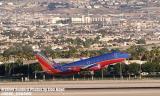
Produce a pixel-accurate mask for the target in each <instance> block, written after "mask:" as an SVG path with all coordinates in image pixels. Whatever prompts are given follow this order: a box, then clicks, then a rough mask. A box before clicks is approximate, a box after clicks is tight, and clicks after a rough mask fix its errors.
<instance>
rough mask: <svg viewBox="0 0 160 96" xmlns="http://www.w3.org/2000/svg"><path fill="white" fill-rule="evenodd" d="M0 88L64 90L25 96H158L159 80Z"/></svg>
mask: <svg viewBox="0 0 160 96" xmlns="http://www.w3.org/2000/svg"><path fill="white" fill-rule="evenodd" d="M0 88H62V89H63V88H64V90H63V91H54V92H53V91H52V92H41V91H38V92H31V95H27V96H159V95H160V80H130V81H129V80H98V81H96V80H95V81H41V82H4V83H0ZM1 93H3V92H1ZM0 96H6V95H3V94H1V95H0ZM13 96H17V95H13Z"/></svg>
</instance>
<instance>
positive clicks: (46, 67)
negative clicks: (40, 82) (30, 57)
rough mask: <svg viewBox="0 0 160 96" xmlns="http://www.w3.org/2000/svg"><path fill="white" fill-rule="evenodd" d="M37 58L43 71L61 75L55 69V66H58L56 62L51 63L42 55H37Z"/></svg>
mask: <svg viewBox="0 0 160 96" xmlns="http://www.w3.org/2000/svg"><path fill="white" fill-rule="evenodd" d="M35 57H36V58H37V60H38V62H39V63H40V65H41V67H42V69H43V71H45V72H47V73H51V74H52V73H53V74H54V73H59V72H60V70H58V69H55V65H57V63H56V62H51V61H50V60H49V59H48V58H46V57H45V56H43V55H42V54H41V53H36V54H35Z"/></svg>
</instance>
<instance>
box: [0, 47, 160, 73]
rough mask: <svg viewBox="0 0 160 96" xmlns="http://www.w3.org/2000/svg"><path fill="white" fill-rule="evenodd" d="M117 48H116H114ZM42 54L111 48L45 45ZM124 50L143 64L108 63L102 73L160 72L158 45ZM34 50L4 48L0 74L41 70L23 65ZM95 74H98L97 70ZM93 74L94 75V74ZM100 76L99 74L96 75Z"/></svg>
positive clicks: (95, 52)
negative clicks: (63, 47)
mask: <svg viewBox="0 0 160 96" xmlns="http://www.w3.org/2000/svg"><path fill="white" fill-rule="evenodd" d="M115 50H118V49H115ZM42 51H43V53H44V54H46V55H47V56H48V57H52V58H53V59H54V58H81V57H92V56H97V55H101V54H104V53H107V52H110V51H113V50H108V49H107V48H103V49H101V50H92V51H89V50H86V51H80V50H78V49H76V48H74V47H71V48H70V50H67V51H64V50H59V49H56V50H52V49H51V47H46V48H44V50H42ZM124 52H128V53H129V54H131V58H130V60H143V61H146V63H144V64H141V65H140V64H137V63H132V64H129V65H127V64H123V63H122V64H115V65H110V66H109V67H108V68H106V69H104V72H105V73H104V75H106V76H120V75H123V76H129V75H130V76H138V75H141V74H142V73H144V72H146V73H147V74H148V75H159V73H160V47H153V48H152V49H151V50H147V49H146V48H145V47H143V46H131V47H130V48H128V49H127V50H124ZM11 59H14V60H15V62H13V63H9V62H8V61H9V60H11ZM34 59H35V57H34V52H33V49H32V47H31V46H28V45H15V46H13V47H10V48H9V49H7V50H5V51H4V52H3V53H1V54H0V61H1V62H3V63H4V64H1V65H0V70H1V71H0V75H1V76H6V75H8V76H13V75H16V74H19V75H20V74H23V75H27V74H28V72H27V71H26V70H29V74H30V75H33V74H34V72H36V71H41V70H42V69H41V67H40V66H39V64H38V63H36V64H30V66H29V67H28V65H23V60H34ZM96 74H99V72H97V73H96ZM96 74H95V75H96ZM97 76H100V75H97Z"/></svg>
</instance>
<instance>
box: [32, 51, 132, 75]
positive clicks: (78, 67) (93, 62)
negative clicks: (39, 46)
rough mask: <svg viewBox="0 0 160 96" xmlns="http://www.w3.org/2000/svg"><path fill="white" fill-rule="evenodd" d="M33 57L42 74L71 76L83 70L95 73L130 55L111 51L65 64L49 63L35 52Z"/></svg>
mask: <svg viewBox="0 0 160 96" xmlns="http://www.w3.org/2000/svg"><path fill="white" fill-rule="evenodd" d="M35 57H36V59H37V60H38V62H39V64H40V65H41V67H42V69H43V72H46V73H48V74H53V75H73V74H77V73H79V72H80V71H84V70H87V71H90V72H95V71H98V70H101V69H103V68H105V67H107V66H108V65H110V64H115V63H120V62H123V61H124V60H125V59H127V58H129V57H130V54H128V53H124V52H119V51H113V52H110V53H106V54H102V55H100V56H95V57H90V58H87V59H81V60H79V61H75V62H72V63H67V64H59V63H56V62H55V61H50V60H49V59H47V58H46V57H45V56H44V55H42V54H41V53H40V52H37V53H36V54H35Z"/></svg>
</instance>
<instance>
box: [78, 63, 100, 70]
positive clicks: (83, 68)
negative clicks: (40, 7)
mask: <svg viewBox="0 0 160 96" xmlns="http://www.w3.org/2000/svg"><path fill="white" fill-rule="evenodd" d="M96 65H97V64H96V63H94V64H90V65H87V66H84V67H82V68H81V69H82V70H85V69H87V68H91V67H93V66H96Z"/></svg>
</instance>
